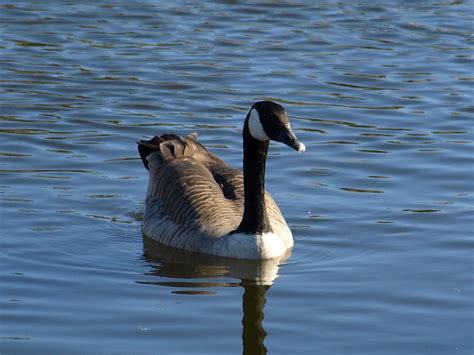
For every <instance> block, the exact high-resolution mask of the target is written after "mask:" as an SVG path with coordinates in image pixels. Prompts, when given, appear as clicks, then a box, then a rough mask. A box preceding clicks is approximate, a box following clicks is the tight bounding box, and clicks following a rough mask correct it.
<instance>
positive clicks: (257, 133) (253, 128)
mask: <svg viewBox="0 0 474 355" xmlns="http://www.w3.org/2000/svg"><path fill="white" fill-rule="evenodd" d="M249 130H250V134H251V135H252V137H253V138H255V139H256V140H259V141H268V140H270V138H268V136H267V134H266V133H265V131H264V130H263V126H262V123H261V122H260V116H259V115H258V112H257V110H255V109H252V111H250V117H249Z"/></svg>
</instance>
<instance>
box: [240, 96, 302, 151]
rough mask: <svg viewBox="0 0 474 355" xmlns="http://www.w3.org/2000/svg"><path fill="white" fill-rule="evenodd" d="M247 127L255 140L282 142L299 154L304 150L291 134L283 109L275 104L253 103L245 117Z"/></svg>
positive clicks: (267, 102) (268, 102)
mask: <svg viewBox="0 0 474 355" xmlns="http://www.w3.org/2000/svg"><path fill="white" fill-rule="evenodd" d="M247 125H248V129H249V132H250V135H251V136H252V137H253V138H254V139H256V140H259V141H269V140H274V141H277V142H282V143H285V144H286V145H288V146H289V147H291V148H293V149H295V150H297V151H298V152H300V153H302V152H304V151H305V149H306V147H305V145H304V144H303V143H300V142H299V141H298V138H296V136H295V134H294V133H293V130H292V129H291V125H290V121H289V120H288V115H287V114H286V111H285V109H284V108H283V107H282V106H281V105H279V104H277V103H275V102H272V101H259V102H257V103H255V104H254V105H253V106H252V108H251V109H250V111H249V113H248V115H247Z"/></svg>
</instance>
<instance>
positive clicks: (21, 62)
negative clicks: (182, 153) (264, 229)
mask: <svg viewBox="0 0 474 355" xmlns="http://www.w3.org/2000/svg"><path fill="white" fill-rule="evenodd" d="M473 5H474V3H473V2H472V1H448V0H441V1H435V0H423V1H404V0H397V1H382V0H374V1H360V0H355V1H332V0H323V1H303V0H288V1H243V0H235V1H199V2H195V1H184V0H179V1H156V0H138V1H133V2H127V1H108V0H106V1H100V2H93V1H75V0H70V1H62V0H53V1H33V0H30V1H28V0H22V1H11V0H0V207H1V212H0V219H1V224H0V353H1V354H2V355H4V354H33V353H34V354H240V353H243V354H265V353H268V354H282V355H283V354H330V355H333V354H351V355H370V354H373V355H383V354H393V355H395V354H397V355H398V354H404V355H409V354H413V355H422V354H429V355H437V354H440V355H445V354H466V355H467V354H472V353H473V351H474V343H473V331H474V319H473V318H474V308H473V299H474V292H473V291H474V290H473V270H474V269H473V266H474V264H473V257H472V255H473V254H472V253H473V238H472V237H473V227H474V225H473V206H474V204H473V194H474V187H473V181H474V171H473V166H474V165H473V156H474V154H473V153H474V149H473V142H474V139H473V138H474V137H473V125H472V119H473V113H474V105H473V81H474V76H473V72H474V71H473V69H474V66H473V37H472V30H473V23H474V13H473V8H474V6H473ZM264 99H265V100H266V99H269V100H274V101H277V102H279V103H280V104H282V105H284V106H285V108H286V109H287V111H288V113H289V116H290V119H291V121H292V124H293V127H294V129H295V132H296V134H297V135H298V136H299V138H300V139H301V141H303V142H304V143H305V144H306V147H307V151H306V152H305V153H304V154H301V155H300V154H297V153H295V152H294V151H292V150H290V149H288V147H286V146H283V145H281V144H277V143H275V144H274V143H272V144H271V147H270V154H269V160H268V164H267V180H266V181H267V188H268V190H269V191H270V192H271V193H272V195H273V197H274V198H275V199H276V200H277V201H278V203H279V205H280V208H281V210H282V211H283V213H284V215H285V217H286V219H287V221H288V223H289V225H290V227H291V229H292V231H293V234H294V237H295V241H296V245H295V248H294V250H293V252H292V255H290V256H289V258H288V259H286V260H280V261H279V262H272V261H268V262H262V263H251V262H238V261H229V260H225V259H219V258H212V257H205V256H197V255H189V254H187V253H180V252H178V251H176V250H170V249H167V248H164V247H163V246H160V245H157V244H156V243H154V242H152V241H150V240H148V239H146V238H144V237H143V235H142V233H141V219H142V215H143V208H144V197H145V192H146V187H147V180H148V176H147V172H146V170H145V169H144V168H143V166H142V163H141V161H140V159H139V157H138V154H137V151H136V143H135V142H136V141H137V140H139V139H143V138H149V137H151V136H153V135H155V134H160V133H165V132H174V133H177V134H182V135H184V134H188V133H190V132H198V133H199V139H200V141H201V142H202V143H204V144H205V145H206V146H207V147H209V149H210V150H212V151H213V152H214V153H216V154H218V155H219V156H221V157H222V158H224V159H225V160H226V161H228V162H229V163H231V164H232V165H234V166H237V167H240V166H241V159H242V148H241V145H242V143H241V128H242V123H243V119H244V118H245V115H246V112H247V111H248V109H249V108H250V106H251V105H252V104H253V103H254V102H255V101H258V100H264Z"/></svg>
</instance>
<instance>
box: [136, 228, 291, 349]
mask: <svg viewBox="0 0 474 355" xmlns="http://www.w3.org/2000/svg"><path fill="white" fill-rule="evenodd" d="M143 249H144V257H145V259H146V260H147V261H149V262H151V263H153V264H154V265H155V266H154V270H153V271H152V272H151V273H150V274H151V275H155V276H159V277H160V279H162V278H179V279H187V280H188V281H184V282H167V281H157V282H142V281H140V282H139V283H142V284H148V285H158V286H171V287H181V288H183V287H184V288H186V287H189V288H206V287H217V286H220V287H237V286H240V287H242V288H243V289H244V293H243V295H242V354H244V355H250V354H252V355H253V354H257V355H261V354H266V353H267V348H266V347H265V344H264V340H265V337H266V335H267V333H266V331H265V329H264V327H263V319H264V317H265V313H264V308H265V303H266V301H267V299H266V293H267V291H268V290H269V289H270V287H271V285H272V284H273V282H274V281H275V279H276V278H277V277H278V269H279V266H280V265H281V264H282V263H283V262H285V261H286V260H288V258H289V257H290V255H291V252H289V253H288V254H287V255H285V256H283V257H281V258H278V259H270V260H239V259H232V258H223V257H217V256H213V255H205V254H198V253H192V252H187V251H183V250H180V249H176V248H172V247H168V246H166V245H163V244H161V243H158V242H156V241H154V240H151V239H149V238H147V237H145V236H144V237H143ZM222 277H230V278H235V279H239V280H240V282H236V283H229V282H191V281H189V279H195V278H199V279H202V278H211V279H212V278H222ZM179 293H186V294H208V292H202V291H197V292H196V291H191V292H186V291H185V292H179Z"/></svg>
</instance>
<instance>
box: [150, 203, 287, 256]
mask: <svg viewBox="0 0 474 355" xmlns="http://www.w3.org/2000/svg"><path fill="white" fill-rule="evenodd" d="M152 200H154V201H152ZM272 229H273V232H272V233H263V234H258V235H250V234H242V233H234V234H227V235H223V236H221V237H215V236H209V235H207V234H206V233H202V232H200V231H199V230H198V229H196V227H195V226H192V225H190V226H181V225H176V224H174V223H173V222H172V221H171V220H170V218H169V217H168V216H166V215H164V214H163V213H162V210H161V208H160V203H157V201H156V199H149V200H148V201H147V207H146V211H145V216H144V222H143V233H144V234H145V235H146V236H147V237H149V238H151V239H154V240H156V241H158V242H160V243H163V244H165V245H168V246H172V247H175V248H179V249H184V250H188V251H194V252H199V253H206V254H212V255H219V256H225V257H230V258H238V259H253V260H262V259H272V258H278V257H281V256H283V255H285V254H286V253H287V252H288V251H289V249H291V248H292V247H293V236H292V234H291V231H290V229H289V228H288V226H287V225H286V224H284V225H283V224H281V223H274V224H272Z"/></svg>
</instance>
